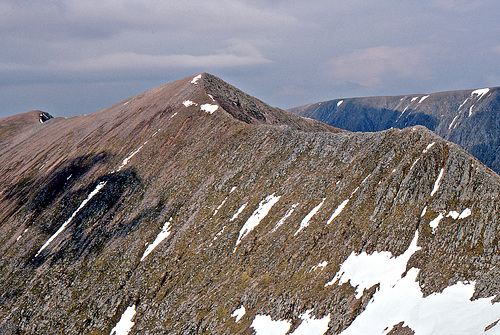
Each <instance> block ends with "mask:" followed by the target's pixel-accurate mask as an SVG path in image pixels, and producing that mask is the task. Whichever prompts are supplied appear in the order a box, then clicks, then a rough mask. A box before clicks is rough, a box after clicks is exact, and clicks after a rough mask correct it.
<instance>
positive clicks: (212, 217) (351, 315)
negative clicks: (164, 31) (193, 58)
mask: <svg viewBox="0 0 500 335" xmlns="http://www.w3.org/2000/svg"><path fill="white" fill-rule="evenodd" d="M32 116H33V117H34V119H33V121H36V122H31V123H29V125H26V126H23V127H17V128H11V127H8V126H7V125H11V124H12V119H10V118H9V119H1V120H0V138H1V139H2V143H5V145H2V146H1V147H0V269H1V274H0V287H1V288H2V289H1V294H0V302H1V303H0V333H2V334H38V333H41V334H43V333H50V334H52V333H64V334H72V333H85V334H252V333H256V334H266V333H269V332H271V333H273V334H283V335H284V334H341V333H342V334H367V333H385V334H408V333H415V334H432V333H455V334H460V333H462V334H472V333H482V332H484V331H490V330H491V331H495V330H496V329H497V328H498V327H499V326H497V322H498V319H499V317H500V316H499V315H500V307H499V306H500V305H499V304H497V303H492V302H496V301H498V300H499V299H500V295H499V294H500V292H499V287H500V282H499V279H498V278H500V277H499V271H500V270H498V269H500V268H499V267H498V266H497V265H499V262H500V251H499V247H500V245H499V239H498V236H499V230H500V228H499V223H500V218H499V216H500V215H499V211H498V210H497V208H498V193H499V192H500V177H499V176H498V175H496V174H495V173H493V172H492V171H491V170H490V169H488V168H487V167H485V166H484V165H483V164H482V163H480V162H479V161H478V160H477V159H475V158H474V157H472V156H470V155H469V154H467V153H466V152H464V151H463V150H462V149H461V148H460V147H459V146H458V145H455V144H452V143H450V142H447V141H445V140H443V139H442V138H440V137H438V136H437V135H435V134H434V133H433V132H431V131H429V130H428V129H426V128H424V127H421V126H415V127H409V128H405V129H402V130H400V129H391V130H387V131H382V132H374V133H350V132H346V131H340V130H338V129H336V128H332V127H331V126H327V125H324V124H322V123H320V122H318V121H314V120H309V119H304V118H301V117H299V116H296V115H293V114H291V113H289V112H287V111H283V110H280V109H277V108H272V107H270V106H267V105H266V104H264V103H263V102H261V101H259V100H258V99H256V98H253V97H250V96H248V95H246V94H245V93H243V92H241V91H239V90H237V89H236V88H234V87H232V86H231V85H229V84H227V83H225V82H223V81H222V80H220V79H218V78H216V77H214V76H211V75H209V74H202V75H198V76H193V77H189V78H186V79H182V80H179V81H176V82H173V83H170V84H167V85H165V86H162V87H158V88H155V89H152V90H150V91H147V92H145V93H143V94H140V95H137V96H135V97H131V98H129V99H126V100H124V101H122V102H119V103H117V104H115V105H113V106H111V107H109V108H106V109H104V110H101V111H98V112H95V113H92V114H89V115H85V116H83V115H82V116H77V117H72V118H68V119H66V118H53V119H49V120H47V121H45V122H43V123H40V122H39V121H38V120H37V119H36V117H37V115H35V114H34V113H31V114H28V115H23V116H21V118H26V117H29V118H31V117H32ZM30 120H31V119H30ZM16 124H17V123H16Z"/></svg>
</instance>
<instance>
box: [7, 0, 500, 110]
mask: <svg viewBox="0 0 500 335" xmlns="http://www.w3.org/2000/svg"><path fill="white" fill-rule="evenodd" d="M461 8H467V9H468V10H467V11H463V10H462V9H461ZM499 11H500V4H499V3H497V2H495V1H492V0H490V1H487V0H471V1H467V2H465V1H463V0H424V1H422V2H405V1H400V0H382V1H376V2H374V1H369V0H357V1H347V0H339V1H327V0H317V1H314V2H310V1H303V0H301V1H299V0H290V1H282V0H255V1H251V0H214V1H210V2H208V1H201V0H191V1H189V0H188V1H175V2H174V1H160V0H142V1H140V0H137V1H131V0H108V1H106V0H99V1H97V0H89V1H76V0H43V1H42V0H29V1H28V0H16V1H10V0H0V115H3V116H4V115H7V114H14V113H20V112H24V111H26V110H27V109H28V108H33V105H37V104H39V105H40V107H39V108H42V107H43V106H48V108H51V109H54V110H56V111H57V110H59V111H64V113H68V111H71V112H70V113H72V114H82V113H90V112H92V111H93V108H95V107H96V106H102V104H104V103H109V104H112V103H114V102H116V101H113V99H116V98H117V97H121V95H117V94H115V92H119V91H120V85H122V86H123V92H124V94H125V92H126V93H127V94H128V93H131V94H136V93H139V92H142V91H143V90H145V89H147V88H152V87H155V86H158V85H161V84H165V83H167V82H169V81H172V80H176V79H179V78H182V77H186V76H189V75H194V74H197V73H200V72H203V71H207V72H211V73H213V74H215V75H218V76H220V77H222V79H224V80H227V81H229V82H230V83H231V84H234V85H235V86H238V87H240V88H241V89H243V90H245V91H248V93H250V94H253V95H256V96H257V97H259V98H261V99H262V100H264V101H266V102H268V103H270V104H272V105H275V106H280V107H285V108H286V107H292V106H294V105H299V104H303V103H310V102H315V101H318V100H325V99H333V98H342V97H349V96H362V95H368V94H370V95H373V94H384V95H387V94H405V93H417V92H432V91H439V90H449V89H461V88H473V87H483V86H486V85H493V84H495V78H499V77H500V70H499V69H500V61H499V57H498V53H499V52H500V47H499V46H500V38H499V37H498V36H500V23H499V20H498V18H497V13H498V12H499ZM497 85H500V83H497ZM98 87H99V89H97V88H98ZM103 87H106V88H107V89H104V88H103ZM111 87H112V89H111ZM49 88H52V89H49ZM65 90H66V91H65ZM82 91H84V92H87V94H86V97H85V99H80V98H79V94H80V92H82ZM9 92H10V93H9ZM12 92H15V94H13V93H12ZM63 92H64V93H63ZM104 92H106V93H107V94H109V98H106V97H104V96H103V94H104ZM14 97H18V98H19V99H20V100H21V101H17V100H14ZM70 97H72V98H73V100H74V101H75V106H74V108H67V106H68V104H70V103H71V100H69V99H70ZM125 97H126V96H123V97H122V98H125ZM23 99H24V100H26V101H25V102H24V104H25V106H26V107H22V106H23V102H22V100H23ZM58 101H61V102H60V103H58ZM62 101H64V102H62ZM102 107H105V105H104V106H102ZM54 110H48V112H53V113H54V114H55V115H57V112H56V111H54Z"/></svg>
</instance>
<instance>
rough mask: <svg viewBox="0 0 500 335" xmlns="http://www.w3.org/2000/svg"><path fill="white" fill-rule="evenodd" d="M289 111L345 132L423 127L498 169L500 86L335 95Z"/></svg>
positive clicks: (499, 160)
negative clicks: (407, 93)
mask: <svg viewBox="0 0 500 335" xmlns="http://www.w3.org/2000/svg"><path fill="white" fill-rule="evenodd" d="M289 110H290V111H292V112H295V113H296V114H298V115H301V116H305V117H310V118H313V119H317V120H320V121H322V122H325V123H327V124H330V125H333V126H337V127H340V128H342V129H346V130H349V131H379V130H384V129H389V128H391V127H395V128H404V127H408V126H413V125H423V126H426V127H427V128H429V129H430V130H432V131H434V132H436V133H437V134H438V135H439V136H441V137H442V138H444V139H446V140H449V141H451V142H454V143H457V144H459V145H460V146H462V147H463V148H464V149H465V150H466V151H467V152H469V153H470V154H472V155H473V156H475V157H477V158H479V160H481V161H482V162H483V163H485V164H486V165H487V166H489V167H490V168H492V169H493V170H495V171H496V172H497V173H498V172H500V156H499V154H500V151H499V148H500V142H499V140H498V139H499V138H500V118H499V116H498V111H500V87H491V88H484V89H471V90H461V91H447V92H438V93H431V94H413V95H398V96H379V97H359V98H347V99H334V100H329V101H323V102H318V103H314V104H308V105H303V106H299V107H295V108H292V109H289Z"/></svg>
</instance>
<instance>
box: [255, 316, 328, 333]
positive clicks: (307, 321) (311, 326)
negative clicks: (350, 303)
mask: <svg viewBox="0 0 500 335" xmlns="http://www.w3.org/2000/svg"><path fill="white" fill-rule="evenodd" d="M311 312H312V310H307V311H306V312H305V313H304V314H302V315H301V316H300V318H301V319H302V322H301V323H300V325H299V326H298V327H297V329H295V331H294V332H293V333H291V334H290V335H322V334H324V333H326V331H327V330H328V323H329V322H330V314H328V315H327V316H325V317H323V318H321V319H313V318H312V317H311ZM251 326H252V328H253V329H255V334H256V335H285V334H286V333H287V332H288V331H289V329H290V327H291V326H292V323H291V322H289V321H287V320H276V321H273V319H271V317H270V316H268V315H256V316H255V319H254V320H253V322H252V325H251Z"/></svg>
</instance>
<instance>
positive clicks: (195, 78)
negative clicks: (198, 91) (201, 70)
mask: <svg viewBox="0 0 500 335" xmlns="http://www.w3.org/2000/svg"><path fill="white" fill-rule="evenodd" d="M200 79H201V74H199V75H197V76H196V77H194V78H193V80H191V84H197V83H198V80H200Z"/></svg>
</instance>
